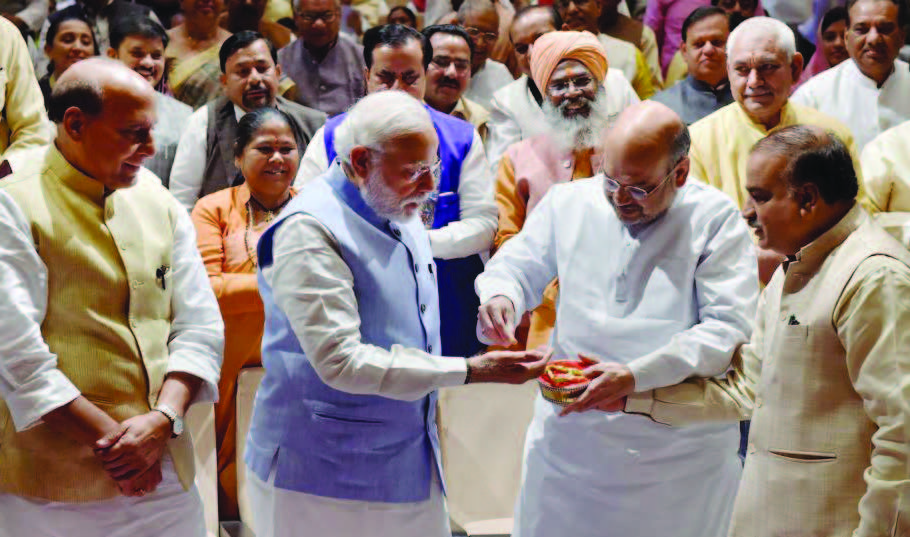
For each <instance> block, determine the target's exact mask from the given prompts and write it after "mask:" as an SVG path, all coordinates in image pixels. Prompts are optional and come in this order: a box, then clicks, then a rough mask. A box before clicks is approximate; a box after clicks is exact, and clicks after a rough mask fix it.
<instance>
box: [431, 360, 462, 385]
mask: <svg viewBox="0 0 910 537" xmlns="http://www.w3.org/2000/svg"><path fill="white" fill-rule="evenodd" d="M467 376H468V365H467V361H466V360H464V359H462V358H446V357H443V358H442V360H441V363H440V364H439V373H438V377H437V378H438V380H439V387H440V388H449V387H452V386H461V385H462V384H464V381H465V380H467Z"/></svg>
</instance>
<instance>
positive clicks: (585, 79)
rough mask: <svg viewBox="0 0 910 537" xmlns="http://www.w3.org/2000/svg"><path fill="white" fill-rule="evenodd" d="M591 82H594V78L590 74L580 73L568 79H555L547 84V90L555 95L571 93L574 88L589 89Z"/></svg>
mask: <svg viewBox="0 0 910 537" xmlns="http://www.w3.org/2000/svg"><path fill="white" fill-rule="evenodd" d="M591 82H594V79H593V78H591V77H590V76H588V75H578V76H576V77H575V78H570V79H567V80H554V81H553V82H550V83H549V84H547V92H548V93H550V94H551V95H554V96H555V95H563V94H566V93H569V92H570V91H572V89H573V88H574V89H577V90H580V91H584V90H586V89H588V87H589V86H590V85H591Z"/></svg>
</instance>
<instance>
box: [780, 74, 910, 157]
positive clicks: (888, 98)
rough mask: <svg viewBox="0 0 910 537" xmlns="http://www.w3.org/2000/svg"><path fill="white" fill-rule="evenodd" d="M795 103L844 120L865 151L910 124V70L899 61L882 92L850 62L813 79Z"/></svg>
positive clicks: (798, 94)
mask: <svg viewBox="0 0 910 537" xmlns="http://www.w3.org/2000/svg"><path fill="white" fill-rule="evenodd" d="M791 100H792V101H793V102H795V103H798V104H802V105H805V106H809V107H812V108H815V109H816V110H818V111H819V112H824V113H825V114H828V115H829V116H832V117H835V118H837V119H839V120H841V121H842V122H843V123H844V124H845V125H847V126H848V127H850V130H851V131H853V138H855V139H856V147H857V149H858V150H859V151H862V150H863V148H864V147H865V146H866V144H868V143H869V142H870V141H872V139H873V138H875V137H876V136H878V135H879V134H881V133H882V132H884V131H886V130H888V129H890V128H892V127H896V126H897V125H900V124H901V123H903V122H904V121H907V120H910V66H908V65H907V63H906V62H903V61H901V60H895V62H894V71H893V72H892V73H891V76H889V77H888V79H887V80H885V83H884V84H883V85H882V87H881V88H878V87H877V85H876V83H875V81H874V80H872V79H871V78H868V77H867V76H866V75H864V74H863V73H862V71H860V70H859V68H858V67H857V66H856V63H855V62H854V61H853V60H847V61H845V62H842V63H841V64H840V65H838V66H837V67H833V68H831V69H828V70H827V71H825V72H823V73H819V74H817V75H815V76H814V77H813V78H811V79H809V81H808V82H806V83H805V84H803V85H802V86H800V87H799V89H798V90H796V93H794V94H793V97H791Z"/></svg>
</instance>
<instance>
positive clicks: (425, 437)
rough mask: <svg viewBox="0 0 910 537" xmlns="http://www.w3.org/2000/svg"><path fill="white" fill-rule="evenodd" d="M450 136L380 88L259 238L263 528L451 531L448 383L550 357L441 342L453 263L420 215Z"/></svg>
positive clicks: (263, 534)
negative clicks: (440, 407)
mask: <svg viewBox="0 0 910 537" xmlns="http://www.w3.org/2000/svg"><path fill="white" fill-rule="evenodd" d="M400 28H404V27H403V26H400ZM369 35H370V34H369V32H367V38H368V39H369ZM418 35H419V34H418ZM446 117H447V116H446ZM453 121H458V120H454V119H453ZM440 132H444V131H440V130H439V125H438V124H437V123H436V122H435V121H434V120H433V119H432V114H431V112H430V111H429V110H428V109H427V108H426V106H425V105H424V104H423V103H421V102H419V101H417V100H416V99H414V98H413V97H411V96H409V95H407V94H405V93H404V92H401V91H381V92H376V93H372V94H370V95H368V96H367V97H365V98H364V99H362V100H361V101H360V102H358V103H357V104H355V105H354V107H353V108H352V109H351V110H350V111H349V112H348V113H346V114H345V115H344V116H343V120H342V122H341V124H340V125H339V126H338V128H337V129H335V130H334V131H333V133H334V138H333V140H334V142H333V148H334V150H335V152H336V153H337V155H338V158H337V159H335V160H334V162H333V163H332V165H331V167H330V168H328V170H326V171H325V172H323V173H321V174H320V176H319V177H317V178H315V179H314V180H312V181H311V182H309V183H307V184H306V185H305V186H304V187H303V189H302V190H301V191H300V194H299V195H298V196H297V197H296V198H294V200H292V201H291V202H290V204H289V205H288V206H287V208H286V209H285V210H284V211H282V213H281V215H280V216H279V217H278V219H277V220H276V221H275V223H274V224H273V225H272V227H270V228H269V229H268V230H267V231H266V232H265V233H264V234H263V235H262V238H261V239H260V241H259V262H260V267H261V272H260V287H259V289H260V293H261V294H262V297H263V304H264V305H265V312H266V313H265V318H266V325H265V326H266V328H265V333H264V335H263V340H262V341H263V347H262V361H263V364H264V365H265V370H266V374H265V377H264V378H263V380H262V384H261V385H260V387H259V391H258V393H257V395H256V403H255V406H254V409H255V410H254V413H253V418H252V424H251V427H250V434H249V440H248V441H247V448H246V457H245V460H246V464H247V479H248V481H247V482H248V483H249V488H250V500H251V504H252V505H251V507H252V509H253V512H255V513H256V517H255V519H254V521H253V522H254V528H253V530H254V531H255V533H256V536H257V537H292V536H302V535H314V536H325V537H365V536H369V537H450V536H451V531H450V529H449V517H448V513H447V511H446V506H445V499H444V493H443V487H442V483H443V479H444V477H443V475H442V466H441V462H442V461H441V458H440V452H439V435H438V433H437V430H436V390H437V389H439V388H442V387H446V386H459V385H462V384H466V383H475V382H506V383H516V384H517V383H523V382H525V381H527V380H530V379H532V378H535V377H536V376H538V375H539V374H540V373H541V372H542V371H543V368H544V366H545V365H546V361H547V358H548V357H547V356H546V355H544V354H543V353H542V352H539V351H531V352H505V351H502V352H491V353H487V354H483V355H478V356H473V357H471V358H467V359H464V358H462V357H458V355H452V354H448V353H445V352H444V351H443V352H442V353H441V350H442V349H444V348H445V344H444V343H443V344H442V345H441V344H440V332H441V331H440V315H439V313H440V307H443V306H444V305H443V303H442V302H441V301H440V300H439V299H438V298H437V277H438V276H439V277H440V278H441V274H438V273H437V265H436V264H435V263H434V261H433V256H434V255H435V250H434V248H432V245H431V238H430V236H429V234H428V232H427V230H426V229H425V227H424V224H423V222H421V219H420V218H419V217H418V216H425V215H423V214H421V209H422V208H423V207H426V201H427V199H428V198H429V197H430V196H431V195H432V194H433V193H434V191H435V190H436V187H437V183H438V181H439V179H440V175H441V173H442V170H441V169H440V168H441V167H442V165H443V163H442V162H440V159H439V157H438V156H437V153H438V152H441V153H443V154H445V152H444V151H440V148H439V145H440V144H441V143H442V141H441V140H440V136H439V133H440ZM430 233H432V232H430ZM440 285H441V282H440ZM440 354H442V355H441V356H440Z"/></svg>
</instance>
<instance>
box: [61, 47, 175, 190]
mask: <svg viewBox="0 0 910 537" xmlns="http://www.w3.org/2000/svg"><path fill="white" fill-rule="evenodd" d="M49 108H50V110H49V112H50V113H49V115H50V118H51V119H52V120H53V121H54V122H55V123H57V142H56V143H57V147H58V148H59V149H60V152H61V153H63V156H64V158H66V160H67V161H68V162H69V163H70V164H72V165H73V166H74V167H76V168H77V169H79V170H80V171H82V172H83V173H85V174H86V175H88V176H89V177H91V178H93V179H95V180H97V181H99V182H100V183H102V184H103V185H104V186H105V188H106V189H108V190H116V189H118V188H124V187H128V186H131V185H132V184H133V182H135V180H136V177H137V174H138V172H139V168H140V166H142V162H143V161H144V160H145V159H146V158H148V157H150V156H151V155H153V154H154V153H155V149H154V139H153V138H152V128H153V127H154V126H155V121H156V119H157V118H156V116H155V90H154V89H152V86H151V85H150V84H149V83H148V81H146V80H145V79H144V78H143V77H142V76H141V75H139V74H138V73H136V72H135V71H133V70H132V69H130V68H128V67H126V66H125V65H123V64H122V63H120V62H117V61H114V60H108V59H101V58H92V59H88V60H83V61H81V62H79V63H77V64H74V65H73V66H72V67H70V68H69V69H67V70H66V72H65V73H63V75H62V76H61V77H60V79H59V80H58V81H57V84H56V85H55V86H54V93H53V95H52V96H51V103H50V107H49Z"/></svg>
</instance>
